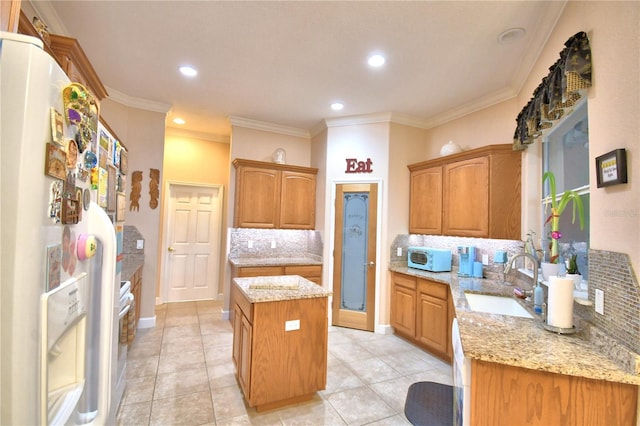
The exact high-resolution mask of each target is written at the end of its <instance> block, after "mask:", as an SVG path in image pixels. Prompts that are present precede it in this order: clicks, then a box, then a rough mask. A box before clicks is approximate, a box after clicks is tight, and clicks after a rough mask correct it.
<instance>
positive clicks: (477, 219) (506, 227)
mask: <svg viewBox="0 0 640 426" xmlns="http://www.w3.org/2000/svg"><path fill="white" fill-rule="evenodd" d="M521 156H522V154H521V152H520V151H513V149H512V145H511V144H508V145H489V146H486V147H482V148H477V149H474V150H470V151H465V152H461V153H458V154H453V155H449V156H446V157H441V158H436V159H433V160H428V161H423V162H421V163H417V164H412V165H409V166H408V167H409V170H410V172H411V189H410V191H411V195H410V206H409V232H410V233H412V234H430V235H450V236H460V237H478V238H503V239H512V240H519V239H520V238H521V235H520V234H521V232H520V223H521V217H520V216H521V206H520V203H521V195H520V186H521V184H520V176H521V161H522V159H521Z"/></svg>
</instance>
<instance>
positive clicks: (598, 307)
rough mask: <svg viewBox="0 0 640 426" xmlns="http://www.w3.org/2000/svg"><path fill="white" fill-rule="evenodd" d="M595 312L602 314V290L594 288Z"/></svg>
mask: <svg viewBox="0 0 640 426" xmlns="http://www.w3.org/2000/svg"><path fill="white" fill-rule="evenodd" d="M596 312H597V313H599V314H600V315H604V291H602V290H600V289H599V288H596Z"/></svg>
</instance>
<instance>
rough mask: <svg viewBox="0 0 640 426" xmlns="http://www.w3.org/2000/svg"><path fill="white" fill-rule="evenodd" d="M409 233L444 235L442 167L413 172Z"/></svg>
mask: <svg viewBox="0 0 640 426" xmlns="http://www.w3.org/2000/svg"><path fill="white" fill-rule="evenodd" d="M410 190H411V196H410V200H409V232H410V233H412V234H432V235H439V234H442V166H436V167H430V168H428V169H423V170H416V171H414V172H411V187H410Z"/></svg>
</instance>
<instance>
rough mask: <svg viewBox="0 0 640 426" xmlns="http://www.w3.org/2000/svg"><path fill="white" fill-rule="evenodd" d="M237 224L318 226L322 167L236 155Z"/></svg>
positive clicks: (268, 227)
mask: <svg viewBox="0 0 640 426" xmlns="http://www.w3.org/2000/svg"><path fill="white" fill-rule="evenodd" d="M233 165H234V167H235V168H236V195H235V210H234V226H235V227H242V228H266V229H314V228H315V208H316V175H317V173H318V169H315V168H310V167H299V166H290V165H283V164H276V163H266V162H260V161H252V160H242V159H236V160H234V161H233Z"/></svg>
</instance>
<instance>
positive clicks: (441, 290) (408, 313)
mask: <svg viewBox="0 0 640 426" xmlns="http://www.w3.org/2000/svg"><path fill="white" fill-rule="evenodd" d="M453 316H454V310H453V307H452V301H451V295H450V290H449V286H448V285H447V284H443V283H438V282H435V281H430V280H427V279H424V278H417V277H414V276H410V275H406V274H400V273H397V272H394V273H392V290H391V326H392V327H393V329H394V330H395V333H396V334H398V335H400V336H402V337H404V338H406V339H408V340H410V341H411V342H413V343H415V344H416V345H418V346H420V347H422V348H424V349H426V350H427V351H429V352H430V353H432V354H433V355H436V356H438V357H440V358H442V359H444V360H446V361H447V362H449V363H450V362H451V360H452V357H453V349H452V346H451V324H452V322H453Z"/></svg>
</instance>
